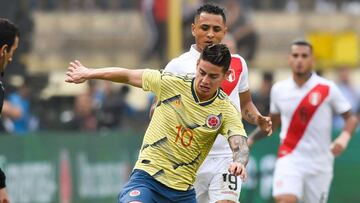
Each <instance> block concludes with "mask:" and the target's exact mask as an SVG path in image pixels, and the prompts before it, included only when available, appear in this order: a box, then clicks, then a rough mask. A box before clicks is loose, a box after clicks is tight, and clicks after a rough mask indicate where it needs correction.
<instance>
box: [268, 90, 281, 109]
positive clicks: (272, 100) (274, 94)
mask: <svg viewBox="0 0 360 203" xmlns="http://www.w3.org/2000/svg"><path fill="white" fill-rule="evenodd" d="M277 86H278V85H276V84H274V85H273V86H272V88H271V91H270V113H271V114H280V109H279V106H278V105H277V103H276V99H277V98H279V97H278V96H277V92H278V91H277Z"/></svg>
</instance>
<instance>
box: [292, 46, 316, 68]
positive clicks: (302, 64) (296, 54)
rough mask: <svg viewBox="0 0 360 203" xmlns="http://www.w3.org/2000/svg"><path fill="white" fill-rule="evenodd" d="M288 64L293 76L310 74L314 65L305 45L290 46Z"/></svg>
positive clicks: (308, 48)
mask: <svg viewBox="0 0 360 203" xmlns="http://www.w3.org/2000/svg"><path fill="white" fill-rule="evenodd" d="M288 62H289V66H290V67H291V68H292V71H293V73H294V74H296V75H306V74H308V73H310V72H311V71H312V66H313V63H314V59H313V56H312V52H311V49H310V47H308V46H305V45H292V46H291V53H290V55H289V58H288Z"/></svg>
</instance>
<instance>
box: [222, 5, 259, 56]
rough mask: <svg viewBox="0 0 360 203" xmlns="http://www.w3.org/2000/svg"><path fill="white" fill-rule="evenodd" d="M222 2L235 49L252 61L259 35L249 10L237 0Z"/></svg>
mask: <svg viewBox="0 0 360 203" xmlns="http://www.w3.org/2000/svg"><path fill="white" fill-rule="evenodd" d="M222 3H223V4H224V6H225V8H226V10H227V12H228V20H227V26H228V28H229V30H228V31H229V32H230V33H231V34H232V35H233V36H234V38H235V41H236V48H237V50H238V51H239V53H241V55H242V56H243V57H244V58H245V59H246V60H247V61H253V59H254V58H255V54H256V49H257V45H258V37H259V36H258V34H257V31H256V29H255V26H254V24H253V23H252V21H251V19H250V16H249V12H248V11H246V9H245V8H244V6H243V5H242V4H241V2H240V1H239V0H224V1H223V2H222Z"/></svg>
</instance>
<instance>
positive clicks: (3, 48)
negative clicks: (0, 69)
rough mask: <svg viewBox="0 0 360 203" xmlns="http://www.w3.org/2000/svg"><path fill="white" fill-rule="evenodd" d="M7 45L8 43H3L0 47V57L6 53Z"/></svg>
mask: <svg viewBox="0 0 360 203" xmlns="http://www.w3.org/2000/svg"><path fill="white" fill-rule="evenodd" d="M7 47H8V45H7V44H4V45H3V46H2V47H1V50H0V56H1V57H3V56H5V54H6V52H7V51H6V48H7Z"/></svg>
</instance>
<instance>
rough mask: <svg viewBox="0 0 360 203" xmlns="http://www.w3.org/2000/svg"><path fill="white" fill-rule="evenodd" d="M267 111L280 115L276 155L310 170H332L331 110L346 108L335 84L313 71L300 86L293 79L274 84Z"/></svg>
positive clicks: (346, 104)
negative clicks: (279, 141)
mask: <svg viewBox="0 0 360 203" xmlns="http://www.w3.org/2000/svg"><path fill="white" fill-rule="evenodd" d="M270 98H271V99H270V100H271V103H270V112H271V113H272V114H280V115H281V132H280V140H281V144H280V147H279V152H278V157H279V158H281V159H283V158H285V157H286V159H287V160H291V161H294V162H298V163H299V164H301V165H306V166H307V167H310V168H312V169H314V170H326V171H332V165H333V159H334V157H333V155H332V153H331V151H330V148H329V146H330V144H331V131H332V118H333V113H337V114H341V113H344V112H346V111H348V110H350V108H351V107H350V104H349V103H348V102H347V101H346V99H345V98H344V97H343V96H342V94H341V92H340V91H339V89H338V88H337V86H336V85H335V83H333V82H331V81H329V80H326V79H324V78H322V77H320V76H318V75H316V74H315V73H313V74H312V76H311V77H310V79H309V80H308V81H307V82H306V83H305V84H304V85H302V86H301V87H299V86H298V85H297V84H296V83H295V81H294V80H293V78H292V77H291V78H289V79H287V80H284V81H281V82H278V83H276V84H274V86H273V87H272V90H271V97H270Z"/></svg>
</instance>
